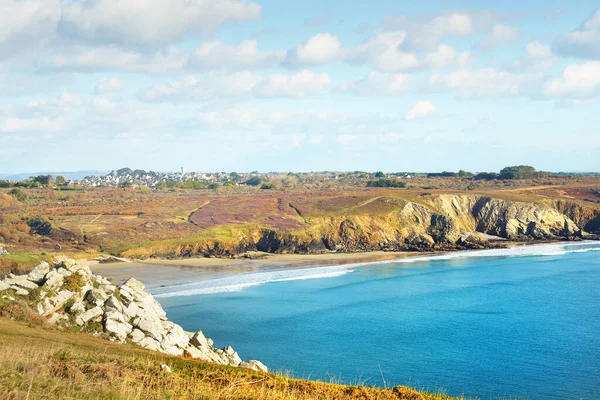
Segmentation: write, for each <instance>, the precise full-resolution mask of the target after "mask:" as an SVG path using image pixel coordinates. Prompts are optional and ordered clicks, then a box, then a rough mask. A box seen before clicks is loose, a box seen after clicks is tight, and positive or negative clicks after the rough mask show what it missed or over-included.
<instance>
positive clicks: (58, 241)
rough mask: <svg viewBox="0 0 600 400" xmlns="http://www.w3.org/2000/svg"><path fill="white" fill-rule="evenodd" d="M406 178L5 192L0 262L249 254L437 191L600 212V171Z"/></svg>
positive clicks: (5, 265) (0, 197)
mask: <svg viewBox="0 0 600 400" xmlns="http://www.w3.org/2000/svg"><path fill="white" fill-rule="evenodd" d="M272 182H273V180H272ZM406 182H407V187H406V188H402V189H399V188H394V189H391V188H387V189H386V188H366V187H364V182H362V183H361V182H360V181H352V182H351V183H344V182H343V180H342V181H339V180H338V181H336V180H330V179H329V178H328V180H326V181H323V182H320V183H319V182H312V181H311V182H309V183H303V184H295V185H290V184H288V185H282V184H281V183H280V185H279V186H278V187H281V188H282V189H277V190H261V189H259V188H253V187H248V186H238V187H233V188H225V187H220V188H219V189H216V190H207V189H205V190H189V189H170V190H151V189H148V188H128V189H119V188H100V187H99V188H79V189H70V188H62V189H56V188H55V189H52V188H38V189H22V192H23V193H24V195H25V199H23V200H18V199H16V198H14V196H11V195H9V194H8V190H7V189H1V190H0V247H4V248H6V250H7V251H8V252H9V253H10V255H8V256H0V268H2V271H4V272H7V271H9V270H13V271H18V270H19V268H22V269H27V268H28V267H30V266H31V265H34V264H35V263H37V262H39V260H42V259H49V258H51V257H52V256H53V255H55V254H66V255H69V256H71V257H75V258H80V257H86V258H91V257H97V256H99V255H100V254H111V255H119V256H125V257H130V258H145V257H166V258H173V257H181V256H195V255H205V256H207V255H210V256H216V257H231V256H236V255H241V254H244V253H245V251H246V250H248V249H249V245H248V244H249V243H254V242H259V241H260V238H261V235H263V234H264V231H265V230H269V231H274V232H284V233H290V234H292V235H294V238H295V239H294V240H300V241H301V240H303V239H302V238H304V237H309V236H310V237H316V236H318V235H319V234H322V233H323V232H325V231H327V230H328V229H329V230H330V229H331V225H332V224H334V223H338V222H339V221H340V220H342V219H343V218H348V217H356V218H359V219H360V218H363V220H364V218H370V219H372V220H373V219H377V218H380V219H382V218H385V217H386V216H389V215H392V214H393V213H394V212H396V211H398V210H399V209H401V208H402V207H403V206H404V205H405V204H406V202H413V203H416V204H428V201H429V199H430V198H431V196H439V195H444V194H450V195H452V194H454V195H456V194H469V195H487V196H492V197H494V198H498V199H505V200H511V201H522V202H530V203H544V202H547V201H548V200H562V201H566V202H569V204H577V205H581V206H583V207H585V210H588V211H589V212H592V213H594V212H596V211H595V210H600V177H597V176H565V177H548V178H543V179H535V180H526V181H500V180H494V181H473V180H471V179H461V178H426V177H419V178H413V179H411V180H406ZM273 183H276V182H273ZM284 186H286V187H284ZM588 211H586V212H588ZM298 238H300V239H298ZM299 248H301V247H299ZM306 251H310V249H308V250H306ZM2 271H0V273H1V272H2Z"/></svg>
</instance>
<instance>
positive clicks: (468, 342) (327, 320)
mask: <svg viewBox="0 0 600 400" xmlns="http://www.w3.org/2000/svg"><path fill="white" fill-rule="evenodd" d="M596 250H600V244H579V245H568V246H565V245H560V246H556V245H547V246H535V247H529V248H527V249H525V250H521V249H516V250H508V251H499V252H498V251H497V252H493V251H492V252H483V253H469V254H467V255H463V254H452V255H450V256H446V257H441V258H435V257H434V258H425V259H422V260H418V261H413V262H410V263H408V262H392V263H381V264H374V265H362V266H361V265H354V266H344V267H327V268H315V269H304V270H292V271H277V272H273V271H267V272H264V273H263V275H261V274H251V275H243V276H241V277H240V276H238V277H232V278H231V279H230V280H227V279H225V280H223V279H217V280H214V281H209V282H201V283H198V284H193V285H186V286H183V287H171V288H161V289H159V290H155V293H156V294H157V296H158V300H159V301H160V302H161V303H162V304H163V306H164V307H165V309H166V311H167V313H168V315H169V318H170V319H171V320H172V321H174V322H176V323H178V324H180V325H182V326H183V327H184V328H185V329H187V330H195V329H197V328H198V327H201V328H202V329H203V331H204V332H205V334H206V335H207V336H209V337H212V338H213V339H214V341H215V344H216V345H217V346H225V345H231V346H233V348H234V349H236V350H237V351H238V353H239V354H240V356H241V357H242V358H243V359H259V360H261V361H263V362H264V363H265V364H266V365H268V366H269V367H270V368H271V369H272V370H291V371H292V372H293V374H294V375H295V376H298V377H304V378H310V379H321V380H329V378H330V377H331V376H333V377H335V378H336V379H338V380H339V379H341V380H342V381H343V382H347V383H356V382H363V383H366V384H373V385H377V386H384V385H387V386H391V385H400V384H401V385H410V386H413V387H416V388H419V389H429V390H438V389H440V388H443V390H444V391H445V392H446V393H448V394H450V395H460V394H465V395H467V396H471V397H475V396H477V397H479V398H482V399H488V398H498V397H502V396H506V397H509V396H513V397H514V396H518V397H519V398H531V399H575V398H584V399H598V398H600V259H599V257H598V256H599V255H600V252H598V251H596ZM309 278H313V279H309ZM182 295H184V296H182ZM384 380H385V383H384Z"/></svg>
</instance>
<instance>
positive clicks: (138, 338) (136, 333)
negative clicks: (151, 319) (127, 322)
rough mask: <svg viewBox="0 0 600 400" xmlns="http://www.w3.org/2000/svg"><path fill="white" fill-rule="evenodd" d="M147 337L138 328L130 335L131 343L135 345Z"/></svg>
mask: <svg viewBox="0 0 600 400" xmlns="http://www.w3.org/2000/svg"><path fill="white" fill-rule="evenodd" d="M145 337H146V335H144V332H142V331H140V330H139V329H137V328H134V329H133V330H132V331H131V333H130V334H129V338H130V339H131V341H132V342H133V343H139V342H141V341H142V339H144V338H145Z"/></svg>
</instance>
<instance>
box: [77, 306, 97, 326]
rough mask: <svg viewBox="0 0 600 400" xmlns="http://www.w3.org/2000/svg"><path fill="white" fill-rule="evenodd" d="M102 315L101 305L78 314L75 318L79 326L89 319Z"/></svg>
mask: <svg viewBox="0 0 600 400" xmlns="http://www.w3.org/2000/svg"><path fill="white" fill-rule="evenodd" d="M100 315H102V308H100V307H94V308H90V309H89V310H87V311H85V312H84V313H82V314H80V315H78V316H77V318H75V323H76V324H77V325H79V326H82V325H85V324H87V323H88V322H89V321H91V320H93V319H94V318H96V317H98V316H100Z"/></svg>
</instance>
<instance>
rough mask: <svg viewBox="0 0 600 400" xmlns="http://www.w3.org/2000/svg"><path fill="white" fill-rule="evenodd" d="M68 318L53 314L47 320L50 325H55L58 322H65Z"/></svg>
mask: <svg viewBox="0 0 600 400" xmlns="http://www.w3.org/2000/svg"><path fill="white" fill-rule="evenodd" d="M68 319H69V318H68V317H67V316H66V315H64V314H61V313H54V314H52V315H51V316H50V318H48V322H49V323H51V324H56V323H57V322H59V321H63V320H64V321H67V320H68Z"/></svg>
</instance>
